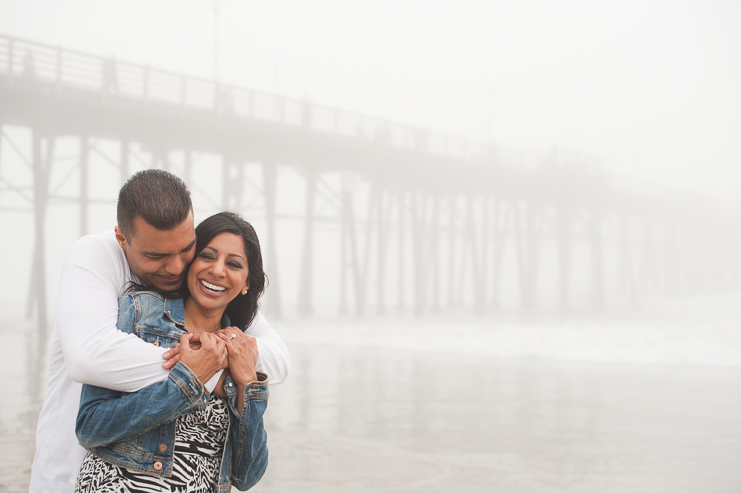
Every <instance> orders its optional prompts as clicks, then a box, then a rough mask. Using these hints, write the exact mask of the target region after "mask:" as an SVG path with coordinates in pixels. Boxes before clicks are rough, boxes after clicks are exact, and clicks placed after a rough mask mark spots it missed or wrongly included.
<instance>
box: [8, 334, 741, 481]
mask: <svg viewBox="0 0 741 493" xmlns="http://www.w3.org/2000/svg"><path fill="white" fill-rule="evenodd" d="M9 325H13V324H7V323H4V324H3V326H2V327H3V328H1V329H0V340H2V341H3V343H4V344H3V345H4V347H5V348H6V356H5V357H3V358H2V359H0V450H1V451H2V452H1V456H0V459H1V460H0V492H2V493H6V492H21V491H27V488H28V478H29V474H30V464H31V460H32V457H33V451H34V443H33V436H34V431H35V421H36V416H37V414H38V410H39V408H40V405H41V399H42V398H43V394H44V392H45V369H44V368H43V367H38V366H37V365H36V364H35V361H37V358H38V350H37V349H35V348H36V345H35V341H34V339H35V337H34V331H33V330H32V329H31V328H30V327H25V329H22V330H20V331H18V332H15V333H11V331H10V330H9V329H8V327H9ZM16 325H17V324H16ZM289 346H290V349H291V354H292V356H293V370H292V373H291V377H290V379H289V380H288V381H287V382H286V383H284V384H282V385H280V386H275V387H273V388H272V389H271V397H270V403H269V406H268V413H267V415H266V424H267V428H268V433H269V446H270V466H269V468H268V472H267V473H266V476H265V477H264V478H263V480H262V481H261V483H260V484H259V485H258V486H257V487H255V488H254V489H253V491H255V492H257V493H269V492H271V493H272V492H296V491H302V492H309V493H311V492H320V491H321V492H371V491H373V492H377V491H397V492H430V491H441V492H449V491H465V492H491V491H504V492H510V491H517V492H531V491H532V492H551V491H554V492H555V491H558V492H564V491H567V492H595V491H599V492H608V493H609V492H651V493H656V492H677V491H682V492H694V491H696V492H703V493H706V492H738V491H740V490H741V369H738V368H733V369H723V368H706V367H683V366H668V365H664V366H652V365H628V364H615V363H612V364H597V363H574V362H555V361H550V360H545V359H535V358H522V357H518V358H514V357H513V358H506V357H487V356H482V355H450V354H443V353H432V352H410V351H402V350H391V349H383V348H381V347H378V346H374V347H370V346H367V347H362V346H357V345H349V344H343V345H330V344H326V343H323V344H316V345H315V344H309V343H305V342H301V343H291V342H290V340H289ZM235 491H236V490H235Z"/></svg>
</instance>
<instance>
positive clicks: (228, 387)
mask: <svg viewBox="0 0 741 493" xmlns="http://www.w3.org/2000/svg"><path fill="white" fill-rule="evenodd" d="M225 318H226V324H227V325H228V323H229V321H228V318H227V317H226V316H225ZM118 329H119V330H121V331H123V332H128V333H133V334H136V335H137V336H138V337H139V338H141V339H143V340H145V341H147V342H150V343H152V344H155V345H158V346H161V347H168V348H169V347H173V346H175V344H177V343H178V342H180V336H181V335H183V334H184V333H185V332H186V330H185V324H184V322H183V300H181V299H166V298H163V297H162V296H161V295H159V294H157V293H153V292H149V291H140V292H135V293H131V294H128V295H126V296H123V297H122V298H120V299H119V314H118ZM258 380H259V381H257V382H252V383H250V384H249V385H248V386H247V388H246V389H245V392H244V406H243V408H242V413H241V414H240V413H238V412H237V387H236V384H235V383H234V381H233V380H232V379H231V377H227V378H226V380H225V382H224V389H225V391H226V393H227V396H228V397H229V399H228V400H229V402H228V408H229V416H230V420H229V431H228V433H227V439H226V444H225V446H224V454H223V457H222V462H221V472H220V475H219V484H218V491H219V492H228V491H230V488H231V485H232V484H233V485H234V486H235V487H236V488H237V489H239V490H241V491H244V490H247V489H249V488H251V487H252V486H254V485H255V484H256V483H257V482H258V481H259V480H260V478H262V475H263V474H264V473H265V469H266V468H267V465H268V448H267V435H266V433H265V428H264V426H263V420H262V417H263V413H264V412H265V408H266V407H267V399H268V381H267V376H266V375H265V374H263V373H258ZM207 400H208V394H207V393H206V391H205V389H204V387H203V385H202V384H201V383H200V381H199V380H198V378H197V377H196V375H195V374H194V373H193V372H192V371H191V370H190V369H189V368H188V367H187V366H186V365H184V364H183V363H181V362H178V363H177V364H176V365H175V366H174V367H173V368H172V370H171V371H170V375H169V377H168V378H167V380H165V381H163V382H159V383H156V384H152V385H149V386H148V387H145V388H143V389H141V390H140V391H138V392H134V393H126V392H117V391H114V390H109V389H104V388H101V387H96V386H93V385H83V387H82V396H81V398H80V410H79V412H78V414H77V424H76V427H75V432H76V433H77V438H78V440H79V441H80V445H82V446H83V447H85V448H86V449H88V450H89V451H90V452H92V453H93V454H95V455H97V456H98V457H100V458H102V459H103V460H105V461H107V462H109V463H111V464H115V465H117V466H121V467H126V468H128V469H131V470H134V471H140V472H145V473H149V474H152V475H159V476H166V477H169V476H171V475H172V464H173V457H172V453H173V448H174V445H175V419H176V418H177V417H178V416H181V415H184V414H189V413H192V412H195V411H197V410H201V409H203V408H204V407H205V406H206V402H207Z"/></svg>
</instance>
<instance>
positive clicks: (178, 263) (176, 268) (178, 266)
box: [165, 255, 185, 276]
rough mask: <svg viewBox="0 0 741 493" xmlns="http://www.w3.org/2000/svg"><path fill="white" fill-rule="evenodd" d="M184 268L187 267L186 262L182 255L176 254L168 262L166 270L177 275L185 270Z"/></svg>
mask: <svg viewBox="0 0 741 493" xmlns="http://www.w3.org/2000/svg"><path fill="white" fill-rule="evenodd" d="M184 268H185V262H184V261H183V259H182V258H181V257H180V255H174V256H173V257H172V259H171V260H170V261H169V262H168V263H167V266H166V267H165V270H166V271H167V273H168V274H173V275H175V276H177V275H179V274H180V273H181V272H183V269H184Z"/></svg>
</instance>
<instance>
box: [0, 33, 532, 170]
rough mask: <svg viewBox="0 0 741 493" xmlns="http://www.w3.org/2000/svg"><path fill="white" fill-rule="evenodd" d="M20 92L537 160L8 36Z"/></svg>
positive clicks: (9, 72) (3, 58)
mask: <svg viewBox="0 0 741 493" xmlns="http://www.w3.org/2000/svg"><path fill="white" fill-rule="evenodd" d="M3 79H4V82H5V84H7V85H12V84H18V83H24V82H28V83H30V82H31V81H38V82H43V83H44V84H45V85H47V86H51V87H57V88H59V89H62V88H65V87H69V88H77V89H84V90H90V91H100V92H102V93H107V94H110V96H111V97H118V98H125V99H130V100H132V101H139V102H142V103H146V102H148V101H156V102H158V103H164V104H171V105H174V106H181V107H183V108H201V109H209V110H212V111H218V112H224V113H229V114H233V115H234V116H239V117H246V118H255V119H259V120H264V121H273V122H276V123H280V124H284V125H289V126H294V127H306V128H308V129H311V130H314V131H319V132H326V133H332V134H336V135H339V136H346V137H354V138H360V139H367V140H369V141H373V142H376V143H383V144H388V145H393V146H397V147H403V148H409V149H413V150H415V151H420V152H429V153H433V154H438V155H445V156H450V157H453V158H458V159H461V158H463V159H472V160H486V161H496V162H502V161H504V162H507V161H510V162H511V164H519V165H520V166H523V165H524V166H525V167H529V166H528V164H529V163H531V162H532V161H533V160H532V157H531V156H526V155H524V154H523V153H520V152H517V151H506V150H504V149H502V148H496V149H495V148H494V146H493V145H492V144H491V143H488V142H482V141H477V140H473V139H468V138H465V137H461V136H455V135H450V134H446V133H443V132H438V131H434V130H430V129H426V128H422V127H418V126H412V125H406V124H402V123H398V122H394V121H390V120H386V119H382V118H375V117H369V116H364V115H360V114H358V113H353V112H350V111H345V110H341V109H338V108H334V107H330V106H325V105H319V104H313V103H310V102H308V101H306V100H300V99H293V98H288V97H284V96H280V95H275V94H269V93H265V92H261V91H256V90H252V89H247V88H244V87H238V86H235V85H232V84H225V83H221V82H217V81H213V80H208V79H204V78H199V77H193V76H189V75H184V74H178V73H175V72H169V71H167V70H161V69H157V68H153V67H149V66H147V65H141V64H135V63H129V62H126V61H123V60H118V59H117V58H115V57H101V56H97V55H93V54H89V53H84V52H81V51H76V50H70V49H66V48H61V47H59V46H52V45H47V44H42V43H36V42H32V41H28V40H24V39H20V38H16V37H10V36H2V35H0V81H2V80H3Z"/></svg>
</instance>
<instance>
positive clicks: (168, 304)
mask: <svg viewBox="0 0 741 493" xmlns="http://www.w3.org/2000/svg"><path fill="white" fill-rule="evenodd" d="M184 306H185V304H184V303H183V300H182V299H180V298H177V299H171V298H165V304H164V312H165V316H166V317H167V318H169V319H170V321H172V322H174V323H175V324H176V325H180V326H183V327H185V313H184V311H183V307H184Z"/></svg>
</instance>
